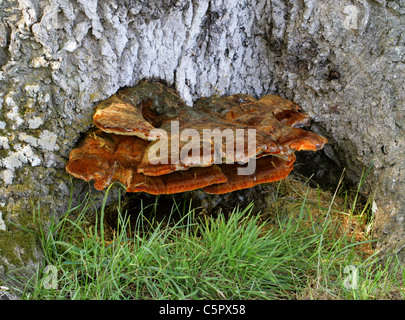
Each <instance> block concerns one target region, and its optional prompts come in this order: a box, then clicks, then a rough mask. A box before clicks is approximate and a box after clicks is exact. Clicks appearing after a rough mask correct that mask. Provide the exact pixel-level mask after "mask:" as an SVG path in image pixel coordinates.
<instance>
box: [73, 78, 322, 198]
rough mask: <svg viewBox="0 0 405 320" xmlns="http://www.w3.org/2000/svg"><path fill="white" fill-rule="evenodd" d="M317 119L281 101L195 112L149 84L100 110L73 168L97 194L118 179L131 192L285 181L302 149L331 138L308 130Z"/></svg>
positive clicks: (202, 107) (231, 103) (234, 98)
mask: <svg viewBox="0 0 405 320" xmlns="http://www.w3.org/2000/svg"><path fill="white" fill-rule="evenodd" d="M309 121H310V119H309V117H308V115H307V114H306V113H304V112H303V111H302V110H301V109H300V107H299V106H298V105H297V104H295V103H293V102H291V101H289V100H286V99H283V98H281V97H279V96H276V95H266V96H264V97H262V98H261V99H259V100H256V99H254V98H252V97H251V96H248V95H245V94H235V95H231V96H227V97H219V96H212V97H207V98H202V99H200V100H198V101H197V102H196V103H195V105H194V107H193V108H191V107H188V106H186V105H185V103H184V102H183V101H182V100H181V98H180V97H179V96H178V94H177V93H176V92H175V91H174V90H172V89H170V88H168V87H166V86H165V85H163V84H161V83H158V82H149V81H143V82H141V83H140V84H139V85H138V86H136V87H134V88H125V89H123V90H120V91H119V92H118V93H117V94H115V95H113V96H112V97H110V98H109V99H107V100H105V101H103V102H101V103H100V104H99V105H98V106H97V107H96V111H95V114H94V116H93V122H94V124H95V128H93V129H91V130H90V131H89V132H88V133H87V134H86V136H85V138H84V139H83V140H82V141H81V142H80V143H79V144H78V145H77V147H76V148H74V149H73V150H72V151H71V153H70V156H69V161H68V163H67V165H66V170H67V172H68V173H70V174H71V175H73V176H75V177H77V178H80V179H83V180H85V181H91V180H94V181H95V183H94V187H95V188H96V189H97V190H103V189H104V188H106V187H107V186H108V185H110V184H111V183H112V182H114V181H117V182H120V183H122V184H123V185H124V186H126V188H127V191H128V192H147V193H151V194H156V195H157V194H172V193H178V192H184V191H189V190H195V189H202V190H204V191H205V192H207V193H214V194H221V193H227V192H231V191H234V190H240V189H244V188H250V187H253V186H255V185H257V184H261V183H267V182H273V181H278V180H281V179H283V178H285V177H287V176H288V174H289V173H290V172H291V170H292V169H293V163H294V161H295V151H301V150H311V151H317V150H320V149H322V148H323V146H324V144H325V143H326V142H327V140H326V139H325V138H323V137H321V136H319V135H317V134H315V133H313V132H309V131H306V130H304V129H303V128H302V127H304V126H306V125H308V124H309Z"/></svg>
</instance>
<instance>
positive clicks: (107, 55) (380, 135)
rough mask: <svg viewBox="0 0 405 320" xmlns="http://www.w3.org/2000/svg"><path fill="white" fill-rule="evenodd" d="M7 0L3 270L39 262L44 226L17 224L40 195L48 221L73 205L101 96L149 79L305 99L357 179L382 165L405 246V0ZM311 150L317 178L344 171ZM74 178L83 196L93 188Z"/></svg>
mask: <svg viewBox="0 0 405 320" xmlns="http://www.w3.org/2000/svg"><path fill="white" fill-rule="evenodd" d="M0 9H1V10H0V19H1V20H0V65H1V68H0V70H1V71H0V84H1V88H2V90H1V92H0V280H1V279H4V278H5V277H6V276H5V272H7V271H10V270H12V269H14V268H15V267H19V266H22V265H24V266H28V269H27V270H28V271H27V274H29V273H30V272H32V271H33V270H34V266H35V265H36V264H37V263H38V261H40V258H41V251H40V249H39V248H38V246H37V244H36V243H35V241H34V238H33V236H32V235H30V234H29V233H26V232H23V231H22V230H19V229H18V228H17V227H16V226H15V224H12V223H16V224H21V225H24V226H27V225H28V226H30V225H31V224H32V215H33V209H32V207H31V203H37V201H38V200H39V201H40V202H41V208H42V209H43V210H42V212H43V214H44V215H45V216H44V217H42V219H43V220H44V221H47V220H49V217H50V215H51V213H52V212H55V213H56V214H59V213H62V212H63V211H64V210H66V207H67V203H68V199H69V196H70V177H69V176H68V175H67V174H66V173H65V169H64V167H65V164H66V161H67V159H68V155H69V152H70V150H71V149H72V148H73V147H74V146H75V144H76V142H77V140H78V139H79V137H80V134H81V133H83V132H85V131H87V129H88V128H89V127H90V125H91V121H92V114H93V112H94V110H93V107H94V105H95V104H96V103H97V102H99V101H101V100H103V99H106V98H108V97H109V96H110V95H112V94H114V93H115V92H116V91H117V90H118V89H119V88H121V87H124V86H134V85H136V84H137V83H138V81H139V80H141V79H143V78H158V79H161V80H164V81H166V82H167V83H168V84H171V85H173V86H175V87H176V89H177V90H178V92H179V93H180V95H181V96H182V98H183V99H184V100H185V101H186V103H187V104H189V105H192V103H193V101H195V100H196V99H197V98H199V97H201V96H209V95H212V94H214V93H218V94H226V95H229V94H234V93H247V94H250V95H253V96H255V97H260V96H262V95H264V94H269V93H277V94H280V95H282V96H284V97H285V98H288V99H290V100H293V101H295V102H296V103H298V104H299V105H301V107H302V108H303V109H304V110H305V111H306V112H307V113H309V115H310V116H311V117H312V118H313V119H314V125H313V126H312V130H314V131H316V132H320V133H322V134H323V135H325V136H326V137H328V139H329V144H328V145H327V146H326V148H325V150H324V154H325V155H326V156H327V157H328V159H329V161H332V162H333V163H335V164H338V166H339V167H346V168H347V170H346V175H347V179H350V180H352V181H358V180H359V177H360V175H361V173H362V170H363V168H368V167H369V166H371V165H372V164H373V166H372V169H371V175H370V177H369V178H368V182H369V184H368V185H367V186H366V189H365V191H368V192H375V194H376V202H375V204H376V208H378V209H377V210H376V216H375V223H376V230H377V231H378V235H379V236H380V237H381V239H380V242H379V243H380V247H381V248H382V249H383V252H385V251H386V252H388V251H390V252H392V250H394V251H395V250H397V251H398V252H399V253H400V254H402V253H403V251H401V250H402V248H403V247H404V246H405V237H404V234H405V229H404V226H405V225H404V222H403V219H404V218H405V212H404V210H405V202H404V200H403V199H405V155H404V150H405V138H404V137H405V127H404V119H405V113H404V92H405V88H404V79H403V74H404V71H405V70H404V56H405V48H404V41H405V34H404V29H403V23H404V20H403V18H404V11H405V7H404V3H403V1H400V0H398V1H394V0H374V1H372V0H362V1H349V0H347V1H346V0H345V1H339V2H336V1H332V0H323V1H321V0H306V1H298V0H259V1H247V0H234V1H231V0H212V1H194V0H163V1H158V0H139V1H130V0H127V1H118V0H108V1H107V0H98V1H97V0H42V1H35V0H18V1H16V0H15V1H13V0H8V1H0ZM401 25H402V27H401ZM305 159H307V161H314V163H315V164H317V165H318V168H317V167H316V166H315V167H314V168H316V169H311V167H310V166H309V163H307V164H305V163H303V164H301V166H302V167H306V168H307V169H308V168H309V170H315V171H314V173H316V174H317V175H318V176H319V178H323V179H325V177H326V178H328V179H330V177H331V176H332V177H333V176H338V175H339V173H338V172H337V171H336V169H333V168H331V167H324V163H325V161H321V163H319V162H316V159H315V158H307V157H305ZM335 167H336V166H335ZM320 168H321V169H322V170H320ZM73 181H74V188H75V190H74V194H75V195H78V196H79V195H81V194H83V192H84V191H87V189H86V186H87V184H85V183H82V182H80V181H78V180H76V179H74V180H73ZM32 227H33V228H34V226H32ZM388 249H389V250H388Z"/></svg>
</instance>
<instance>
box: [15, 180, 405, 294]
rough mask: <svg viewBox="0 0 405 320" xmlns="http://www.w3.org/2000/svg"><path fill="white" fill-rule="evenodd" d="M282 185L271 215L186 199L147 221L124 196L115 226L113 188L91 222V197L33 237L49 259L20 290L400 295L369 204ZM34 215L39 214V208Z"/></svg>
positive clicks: (400, 278)
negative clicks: (206, 209)
mask: <svg viewBox="0 0 405 320" xmlns="http://www.w3.org/2000/svg"><path fill="white" fill-rule="evenodd" d="M283 188H284V189H283ZM285 189H286V187H285V186H284V187H283V185H282V184H279V202H277V204H276V206H275V212H274V214H273V215H272V218H271V219H270V218H268V217H266V216H263V215H260V214H259V215H254V214H252V210H251V209H252V206H253V204H251V205H249V206H248V207H247V208H235V210H234V211H233V212H232V213H231V214H225V213H218V214H217V215H200V214H199V213H198V212H197V211H198V210H196V209H192V206H191V205H190V203H183V204H176V203H174V206H173V208H172V215H171V216H170V217H169V220H168V221H164V222H163V221H156V220H154V219H151V218H149V219H148V218H147V216H146V215H145V214H144V210H143V209H142V210H141V212H140V213H139V215H138V216H137V217H136V219H134V218H133V217H130V216H129V215H128V214H127V212H126V210H125V209H124V206H123V204H122V202H121V201H120V202H119V203H118V204H117V205H116V206H115V207H114V208H115V209H114V210H115V211H116V212H115V213H116V215H114V216H116V217H117V218H116V219H117V221H116V224H115V227H114V228H111V227H110V226H109V225H108V224H107V223H106V221H105V220H106V216H107V215H108V214H111V212H107V207H106V202H107V199H108V191H109V189H108V190H107V192H106V194H105V197H104V201H103V204H102V207H101V209H99V210H98V211H97V212H96V214H95V215H93V216H94V219H93V220H91V219H89V218H88V217H89V216H91V214H90V212H92V211H94V208H93V205H92V199H90V198H89V197H86V198H85V199H84V200H83V202H82V203H81V204H80V205H78V206H76V207H74V208H69V210H68V212H66V214H65V215H64V216H63V217H61V218H60V219H59V220H58V221H52V222H51V224H50V226H49V227H48V228H47V231H46V232H45V230H44V229H40V230H41V231H40V232H39V233H37V236H38V239H39V240H40V242H41V244H42V247H43V251H44V253H45V261H44V265H43V267H41V268H39V269H38V272H37V273H36V275H35V276H34V277H33V278H31V279H29V281H28V282H27V283H26V285H25V290H23V291H22V292H20V294H21V295H22V296H23V298H24V299H242V300H243V299H392V298H393V297H395V298H403V297H404V291H403V289H402V288H403V283H404V276H405V274H404V273H403V271H402V269H401V268H400V267H399V264H398V263H397V262H396V261H394V258H393V259H391V261H385V262H383V263H381V262H379V258H378V255H377V252H376V251H374V250H373V249H370V248H371V247H372V244H373V242H375V240H373V239H372V236H371V234H370V232H364V230H365V229H367V230H370V228H367V223H369V221H370V219H371V218H369V219H365V216H369V215H370V212H366V211H370V210H371V209H370V208H369V209H365V207H367V206H368V207H370V206H369V205H368V204H369V201H368V202H367V203H366V205H365V206H363V207H359V206H358V204H356V203H353V201H351V202H350V201H349V197H348V195H347V194H345V195H344V196H340V195H339V192H338V191H336V192H335V193H334V194H333V195H330V196H327V195H326V196H325V193H324V192H321V191H320V190H319V189H318V188H310V187H308V186H302V184H301V183H299V184H293V183H292V184H290V185H289V189H288V192H289V193H288V194H287V191H286V190H285ZM354 201H355V202H357V201H359V199H358V196H357V194H356V195H355V197H354ZM356 207H359V209H356ZM152 210H159V209H158V206H154V207H153V208H152ZM356 210H357V211H356ZM154 213H156V212H154ZM35 216H36V217H40V216H41V210H40V208H39V207H38V208H37V209H36V212H35ZM152 216H153V214H152ZM371 220H372V219H371ZM356 230H357V231H356ZM359 230H360V231H361V232H359Z"/></svg>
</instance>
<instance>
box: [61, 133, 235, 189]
mask: <svg viewBox="0 0 405 320" xmlns="http://www.w3.org/2000/svg"><path fill="white" fill-rule="evenodd" d="M147 145H148V142H147V141H145V140H142V139H140V138H138V137H131V136H122V135H121V136H120V135H116V134H106V133H105V132H102V131H101V130H94V131H91V132H89V133H88V134H87V135H86V137H85V138H84V140H83V141H82V142H81V143H80V144H79V145H78V146H77V147H76V148H75V149H73V150H72V152H71V153H70V156H69V162H68V164H67V166H66V170H67V172H68V173H70V174H71V175H73V176H75V177H77V178H80V179H83V180H85V181H87V182H88V181H90V180H95V183H94V187H95V188H96V189H97V190H103V189H104V188H106V187H107V186H108V185H110V184H111V183H112V182H120V183H122V184H123V185H124V186H125V187H126V188H127V191H128V192H141V191H144V192H147V193H150V194H156V195H157V194H172V193H178V192H184V191H189V190H195V189H200V188H204V187H206V186H209V185H212V184H215V183H225V182H226V181H227V178H226V176H225V175H224V174H223V173H222V171H221V170H220V169H219V167H218V166H216V165H213V166H210V167H209V168H204V169H202V168H192V169H190V170H188V171H186V172H172V173H170V174H166V175H161V176H158V177H151V176H145V175H143V174H141V173H138V172H137V167H138V165H139V163H140V161H141V159H142V156H143V154H144V152H145V149H146V146H147Z"/></svg>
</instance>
